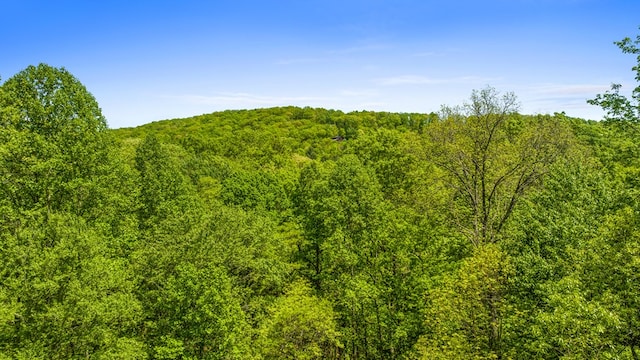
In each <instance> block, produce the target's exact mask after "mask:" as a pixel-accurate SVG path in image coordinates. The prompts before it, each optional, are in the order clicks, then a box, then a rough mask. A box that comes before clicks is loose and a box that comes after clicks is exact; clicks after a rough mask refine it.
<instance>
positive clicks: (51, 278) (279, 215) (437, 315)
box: [0, 41, 640, 359]
mask: <svg viewBox="0 0 640 360" xmlns="http://www.w3.org/2000/svg"><path fill="white" fill-rule="evenodd" d="M623 45H625V46H627V47H626V48H624V49H627V50H633V49H635V48H633V43H631V42H629V41H627V42H623ZM624 49H623V50H624ZM627 52H631V53H633V51H627ZM597 99H599V100H598V101H600V100H602V99H605V98H603V97H599V98H597ZM607 104H609V103H607ZM607 104H601V105H603V106H604V105H607ZM618 104H620V103H618ZM517 105H518V102H517V99H516V97H515V95H514V94H510V93H505V94H502V93H499V92H497V91H496V90H495V89H492V88H485V89H480V90H475V91H473V92H472V93H471V97H470V98H469V100H468V102H467V103H464V104H462V105H459V106H443V108H442V110H441V111H440V112H439V113H437V114H435V113H434V114H399V113H398V114H396V113H382V112H367V111H362V112H352V113H343V112H341V111H335V110H326V109H312V108H297V107H279V108H271V109H256V110H237V111H224V112H219V113H212V114H206V115H200V116H196V117H192V118H188V119H174V120H166V121H159V122H156V123H151V124H147V125H144V126H141V127H137V128H131V129H117V130H109V129H107V127H106V122H105V119H104V117H103V116H102V114H101V112H100V109H99V106H98V104H97V101H96V100H95V99H94V98H93V96H91V94H90V93H89V92H88V91H87V89H85V88H84V86H82V84H81V83H80V82H79V81H78V80H77V79H76V78H75V77H73V75H71V74H70V73H69V72H68V71H66V70H65V69H59V68H53V67H50V66H48V65H45V64H41V65H38V66H30V67H28V68H26V69H25V70H24V71H22V72H20V73H18V74H16V75H15V76H13V77H12V78H10V79H8V80H7V81H6V82H4V83H3V84H2V86H0V124H1V125H2V126H1V127H0V358H7V359H75V358H97V359H102V358H104V359H111V358H117V359H320V358H327V359H637V358H638V352H639V351H640V349H638V347H639V346H640V330H639V324H640V314H639V313H638V308H639V306H640V303H639V299H640V278H639V277H638V274H640V243H639V240H640V235H639V234H640V233H639V232H638V225H637V224H638V222H639V221H640V219H639V218H638V217H639V216H638V214H640V204H639V203H638V201H637V199H638V197H637V194H638V189H639V183H638V181H637V178H638V177H637V175H638V174H639V173H640V163H639V162H638V156H637V155H638V154H639V153H640V147H639V145H638V144H640V142H638V141H637V140H638V139H637V136H638V135H637V134H638V131H637V124H636V123H635V122H633V121H628V120H629V119H616V121H613V120H614V119H612V120H611V121H604V122H591V121H584V120H581V119H575V118H569V117H567V116H566V115H565V114H564V113H556V114H553V115H523V114H520V113H519V112H518V106H517ZM614 105H615V104H614Z"/></svg>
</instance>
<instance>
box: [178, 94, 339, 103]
mask: <svg viewBox="0 0 640 360" xmlns="http://www.w3.org/2000/svg"><path fill="white" fill-rule="evenodd" d="M169 97H170V98H173V99H177V100H179V101H181V102H184V103H189V104H194V105H224V106H277V105H295V104H303V103H304V104H306V103H318V102H322V101H326V100H327V98H324V97H315V96H266V95H258V94H250V93H219V94H216V95H211V96H207V95H178V96H169Z"/></svg>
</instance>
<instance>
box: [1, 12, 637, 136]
mask: <svg viewBox="0 0 640 360" xmlns="http://www.w3.org/2000/svg"><path fill="white" fill-rule="evenodd" d="M0 10H1V11H0V14H2V18H1V20H0V39H2V44H1V47H0V48H1V49H2V50H1V53H2V55H1V56H0V77H1V78H2V81H4V80H6V79H8V78H9V77H11V76H12V75H14V74H15V73H17V72H19V71H20V70H22V69H24V68H25V67H27V66H28V65H35V64H38V63H41V62H44V63H47V64H49V65H52V66H57V67H65V68H66V69H67V70H69V71H70V72H71V73H72V74H74V75H75V76H76V77H77V78H78V79H79V80H80V81H81V82H82V83H83V84H84V85H85V86H86V87H87V89H88V90H89V91H90V92H91V93H92V94H93V95H94V96H95V97H96V99H97V100H98V102H99V104H100V106H101V108H102V111H103V114H104V115H105V116H106V118H107V121H108V123H109V126H110V127H111V128H119V127H130V126H137V125H141V124H144V123H148V122H151V121H156V120H162V119H170V118H179V117H188V116H194V115H199V114H203V113H211V112H214V111H219V110H226V109H253V108H262V107H272V106H285V105H296V106H311V107H323V108H328V109H339V110H343V111H353V110H375V111H392V112H422V113H428V112H432V111H438V110H439V108H440V106H441V105H443V104H445V105H458V104H461V103H463V102H464V101H465V100H466V99H468V98H469V95H470V94H471V91H472V90H473V89H481V88H484V87H486V86H492V87H494V88H496V89H497V90H499V91H502V92H505V91H513V92H514V93H515V94H516V95H517V96H518V98H519V100H520V103H521V112H522V113H527V114H537V113H553V112H560V111H565V112H566V113H567V115H570V116H576V117H582V118H586V119H594V120H599V119H600V118H601V117H602V115H603V113H602V111H601V110H600V109H598V108H597V107H595V106H591V105H588V104H586V99H590V98H593V97H594V96H595V95H596V94H598V93H601V92H603V91H605V90H607V89H608V88H609V86H610V84H611V83H621V84H623V88H622V89H623V93H626V92H628V91H630V90H631V89H632V88H633V87H635V81H634V79H633V76H634V74H633V72H632V71H631V67H632V66H633V65H634V64H635V61H636V60H635V58H634V57H633V56H630V55H625V54H622V52H621V51H620V50H619V49H618V48H617V47H616V46H615V45H614V44H613V42H614V41H617V40H621V39H622V38H624V37H632V38H635V36H636V35H637V34H638V33H640V30H639V28H638V27H639V26H640V1H638V0H626V1H623V0H487V1H481V0H476V1H456V0H443V1H437V0H395V1H391V0H388V1H387V0H368V1H364V0H341V1H335V0H295V1H294V0H273V1H268V0H263V1H249V0H211V1H195V0H182V1H146V0H141V1H131V0H127V1H120V0H104V1H70V0H67V1H65V0H59V1H45V0H42V1H34V0H0Z"/></svg>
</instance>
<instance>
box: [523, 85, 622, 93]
mask: <svg viewBox="0 0 640 360" xmlns="http://www.w3.org/2000/svg"><path fill="white" fill-rule="evenodd" d="M609 88H610V85H604V84H542V85H534V86H531V87H530V88H529V91H530V92H531V93H534V94H545V95H556V96H582V95H584V96H594V95H595V94H598V93H601V92H604V91H607V90H608V89H609Z"/></svg>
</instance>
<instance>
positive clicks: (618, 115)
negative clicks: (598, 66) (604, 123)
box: [587, 35, 640, 126]
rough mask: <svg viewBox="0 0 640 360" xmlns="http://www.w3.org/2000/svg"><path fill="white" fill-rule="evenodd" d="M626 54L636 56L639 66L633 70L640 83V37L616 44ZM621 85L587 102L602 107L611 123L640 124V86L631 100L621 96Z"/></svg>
mask: <svg viewBox="0 0 640 360" xmlns="http://www.w3.org/2000/svg"><path fill="white" fill-rule="evenodd" d="M614 44H616V46H618V47H619V48H620V50H622V52H623V53H625V54H632V55H636V59H637V64H636V65H635V66H634V67H633V68H632V70H633V71H634V72H635V73H636V76H635V80H636V81H638V82H640V35H638V36H636V38H635V40H632V39H631V38H629V37H626V38H624V39H622V40H620V41H616V42H614ZM621 88H622V85H621V84H613V85H611V90H610V91H607V92H605V93H604V94H598V95H596V97H595V98H594V99H590V100H587V102H588V103H589V104H591V105H597V106H600V107H601V108H602V109H603V110H605V111H606V116H605V119H606V120H608V121H610V122H622V123H626V124H633V125H634V126H635V125H637V124H638V123H639V122H640V85H638V86H636V87H635V88H634V89H633V90H632V91H631V98H627V97H626V96H624V95H622V94H620V89H621Z"/></svg>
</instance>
